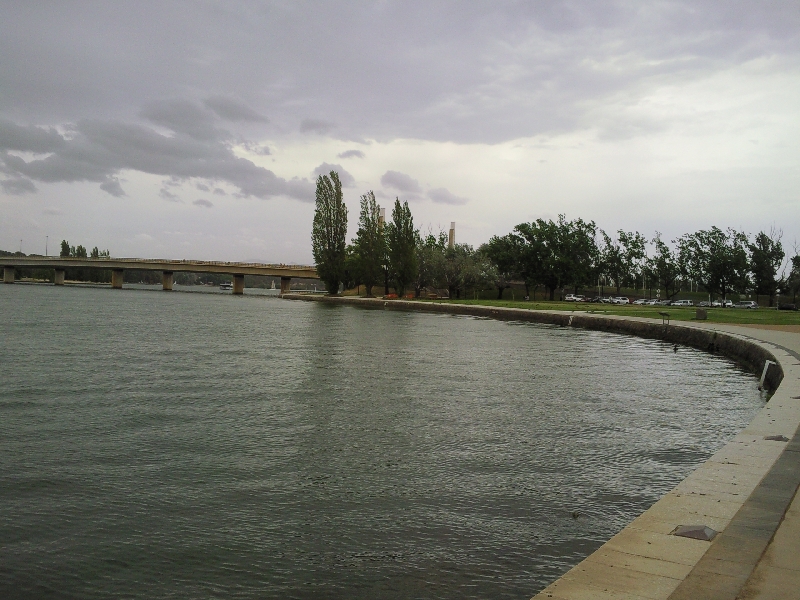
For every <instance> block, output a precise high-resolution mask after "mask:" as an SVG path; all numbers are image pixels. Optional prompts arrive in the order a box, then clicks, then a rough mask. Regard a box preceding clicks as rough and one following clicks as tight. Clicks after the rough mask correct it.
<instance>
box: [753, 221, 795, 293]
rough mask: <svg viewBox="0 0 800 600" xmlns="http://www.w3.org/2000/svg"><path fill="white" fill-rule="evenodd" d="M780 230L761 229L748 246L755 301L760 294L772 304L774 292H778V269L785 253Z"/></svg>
mask: <svg viewBox="0 0 800 600" xmlns="http://www.w3.org/2000/svg"><path fill="white" fill-rule="evenodd" d="M781 236H782V232H781V231H779V230H777V231H776V230H775V229H773V230H772V231H770V233H769V234H766V233H764V232H763V231H761V232H759V233H758V235H756V237H755V239H754V240H753V242H752V243H750V244H748V247H749V248H750V264H749V268H750V274H751V275H752V277H753V291H754V292H755V293H756V302H758V297H759V295H761V294H765V295H767V296H769V305H770V306H772V304H773V302H774V299H775V294H776V293H777V292H778V286H779V283H780V282H779V278H778V270H779V269H780V268H781V264H782V263H783V258H784V256H786V254H785V253H784V251H783V246H782V245H781Z"/></svg>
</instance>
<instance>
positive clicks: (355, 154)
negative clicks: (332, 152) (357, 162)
mask: <svg viewBox="0 0 800 600" xmlns="http://www.w3.org/2000/svg"><path fill="white" fill-rule="evenodd" d="M336 156H337V157H338V158H364V156H366V155H365V154H364V153H363V152H362V151H361V150H345V151H344V152H340V153H339V154H337V155H336Z"/></svg>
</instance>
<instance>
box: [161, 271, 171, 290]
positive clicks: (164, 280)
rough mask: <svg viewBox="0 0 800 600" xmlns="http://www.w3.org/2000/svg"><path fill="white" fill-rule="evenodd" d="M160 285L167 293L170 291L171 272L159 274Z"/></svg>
mask: <svg viewBox="0 0 800 600" xmlns="http://www.w3.org/2000/svg"><path fill="white" fill-rule="evenodd" d="M161 284H162V285H163V286H164V290H165V291H167V292H171V291H172V271H163V272H162V273H161Z"/></svg>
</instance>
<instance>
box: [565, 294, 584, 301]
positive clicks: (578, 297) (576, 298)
mask: <svg viewBox="0 0 800 600" xmlns="http://www.w3.org/2000/svg"><path fill="white" fill-rule="evenodd" d="M564 302H586V297H585V296H584V295H583V294H567V295H566V296H564Z"/></svg>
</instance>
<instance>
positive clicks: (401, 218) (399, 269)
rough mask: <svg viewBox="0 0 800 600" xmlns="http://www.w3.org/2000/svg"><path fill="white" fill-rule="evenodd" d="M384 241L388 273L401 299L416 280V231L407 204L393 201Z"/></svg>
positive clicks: (397, 200)
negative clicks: (387, 257)
mask: <svg viewBox="0 0 800 600" xmlns="http://www.w3.org/2000/svg"><path fill="white" fill-rule="evenodd" d="M386 241H387V245H388V247H389V248H388V249H389V271H390V273H391V275H392V279H393V281H394V284H395V291H396V292H397V295H398V296H400V297H401V298H402V297H403V294H404V293H405V291H406V288H408V287H409V286H410V285H411V283H413V282H414V281H415V280H416V278H417V272H418V271H417V269H418V265H417V231H416V230H415V229H414V219H413V217H412V216H411V209H410V208H408V202H403V204H400V199H399V198H396V199H395V201H394V210H392V222H391V223H388V224H387V225H386Z"/></svg>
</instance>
